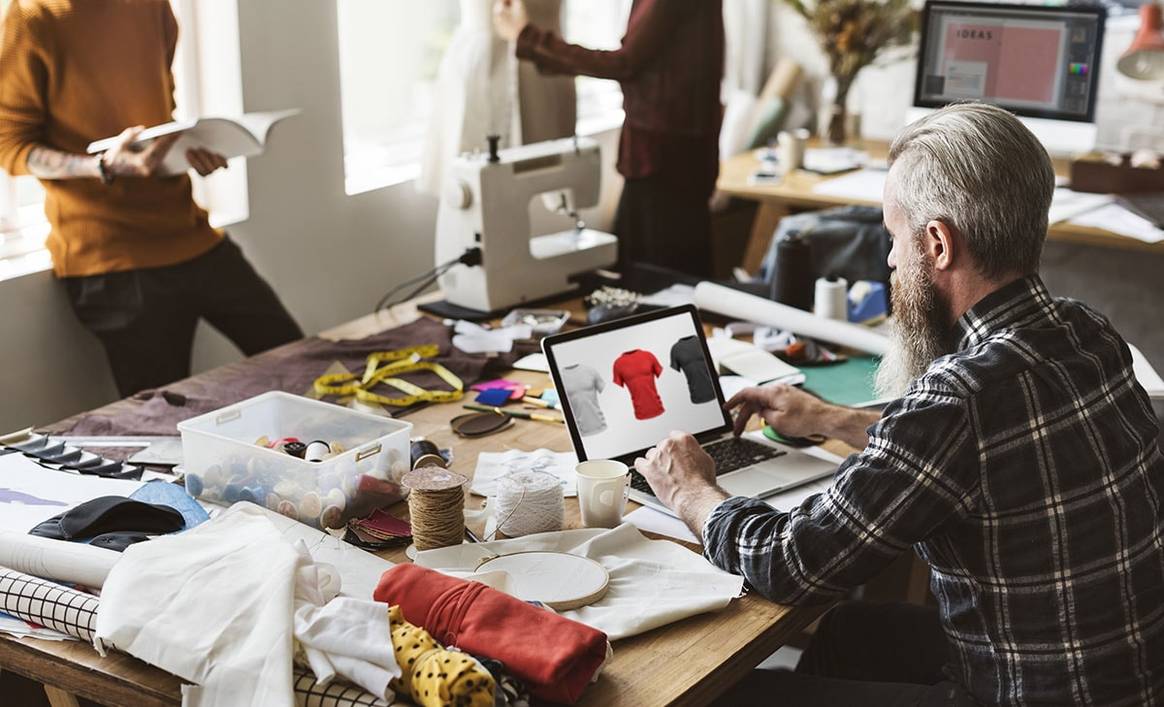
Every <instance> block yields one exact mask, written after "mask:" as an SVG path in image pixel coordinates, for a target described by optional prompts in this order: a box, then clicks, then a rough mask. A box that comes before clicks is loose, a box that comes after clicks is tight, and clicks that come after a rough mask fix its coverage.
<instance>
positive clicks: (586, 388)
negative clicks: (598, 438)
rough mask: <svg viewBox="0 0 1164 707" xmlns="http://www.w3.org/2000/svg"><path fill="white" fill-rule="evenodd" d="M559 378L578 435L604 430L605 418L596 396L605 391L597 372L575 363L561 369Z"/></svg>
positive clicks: (592, 433)
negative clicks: (564, 390)
mask: <svg viewBox="0 0 1164 707" xmlns="http://www.w3.org/2000/svg"><path fill="white" fill-rule="evenodd" d="M561 377H562V387H563V388H565V389H566V399H567V400H568V401H569V403H570V411H571V412H572V413H573V415H574V421H575V422H576V423H577V424H578V434H580V435H582V436H588V435H594V434H598V433H599V432H601V431H603V430H605V429H606V418H605V417H604V416H603V415H602V408H601V407H599V406H598V394H599V393H601V392H602V391H603V390H605V389H606V381H604V380H602V377H601V376H599V375H598V371H596V370H594V369H593V368H591V367H590V366H585V365H582V364H578V363H576V364H574V365H572V366H565V367H564V368H562V371H561Z"/></svg>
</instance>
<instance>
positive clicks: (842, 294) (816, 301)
mask: <svg viewBox="0 0 1164 707" xmlns="http://www.w3.org/2000/svg"><path fill="white" fill-rule="evenodd" d="M812 302H813V314H815V315H816V316H818V317H824V318H825V319H834V320H836V321H840V322H847V321H849V283H848V282H845V278H843V277H837V278H832V279H829V278H827V277H818V278H817V280H816V295H815V296H814V297H813V298H812Z"/></svg>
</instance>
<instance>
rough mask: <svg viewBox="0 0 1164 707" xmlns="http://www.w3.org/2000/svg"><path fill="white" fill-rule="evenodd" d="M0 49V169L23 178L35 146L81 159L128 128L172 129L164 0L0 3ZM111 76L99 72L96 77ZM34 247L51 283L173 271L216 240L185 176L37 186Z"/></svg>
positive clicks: (171, 46)
mask: <svg viewBox="0 0 1164 707" xmlns="http://www.w3.org/2000/svg"><path fill="white" fill-rule="evenodd" d="M2 31H3V39H2V41H0V66H3V67H4V69H3V71H0V169H3V170H4V171H6V172H8V173H9V174H13V175H23V174H28V173H29V172H28V166H27V161H28V154H29V153H30V152H31V151H32V150H33V148H34V147H35V146H37V145H45V146H47V147H50V148H53V149H57V150H62V151H64V152H71V153H74V154H84V153H85V150H86V148H87V147H88V145H89V143H90V142H92V141H94V140H99V139H102V138H107V137H109V136H111V135H117V134H119V133H120V132H121V131H122V130H125V129H126V128H128V127H130V126H133V125H146V126H149V125H158V124H160V123H167V122H169V121H171V120H173V117H172V116H173V113H174V108H175V104H174V95H173V94H174V76H173V74H172V72H171V70H170V66H171V64H172V62H173V59H174V52H175V50H176V47H177V42H178V24H177V22H176V20H175V19H174V14H173V11H172V10H171V9H170V3H169V2H166V0H138V1H137V2H122V3H118V4H117V6H116V11H114V10H112V9H111V8H110V7H109V6H107V4H106V3H92V2H85V1H83V0H21V2H13V3H9V4H8V10H7V13H6V15H5V17H4V21H3V24H2ZM110 66H116V67H118V70H117V71H116V72H111V71H107V70H104V68H103V67H110ZM41 185H42V186H43V187H44V190H45V215H46V216H47V217H48V220H49V224H50V226H51V230H50V231H49V236H48V239H47V240H46V241H45V246H46V247H47V248H48V250H49V252H50V253H51V254H52V260H53V270H54V272H55V273H56V274H57V275H58V276H61V277H65V276H82V275H95V274H101V273H110V272H120V271H125V270H133V269H137V268H152V267H160V266H165V265H173V264H175V263H181V262H184V261H187V260H190V259H191V258H194V257H197V256H199V255H202V254H203V253H206V252H207V251H209V250H210V249H211V248H212V247H213V246H214V245H215V244H216V243H218V242H219V240H220V239H221V238H222V234H221V233H220V232H218V231H217V230H215V229H214V228H212V227H211V226H210V223H209V220H208V219H207V215H206V211H204V210H203V209H201V208H200V207H199V206H198V205H197V204H195V203H194V198H193V196H192V194H191V184H190V177H188V176H186V175H180V176H175V177H165V178H135V177H118V178H117V179H116V180H115V181H114V182H113V183H112V184H103V183H102V182H101V180H100V179H96V178H93V179H54V180H44V181H42V182H41Z"/></svg>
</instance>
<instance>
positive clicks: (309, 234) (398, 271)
mask: <svg viewBox="0 0 1164 707" xmlns="http://www.w3.org/2000/svg"><path fill="white" fill-rule="evenodd" d="M239 6H240V7H239V17H238V23H239V40H240V56H241V60H242V67H243V81H242V99H243V106H244V108H245V110H247V111H255V110H267V109H275V108H283V107H287V106H298V107H300V108H302V109H303V114H302V115H301V116H298V117H296V118H293V119H290V120H288V121H286V122H284V123H282V124H280V125H279V126H278V127H276V128H275V131H274V132H273V134H272V138H271V143H270V149H269V151H268V152H267V154H265V155H263V156H262V157H259V158H256V159H253V160H251V161H250V162H249V164H248V165H247V167H248V175H249V180H248V183H249V194H248V196H249V204H250V218H249V219H248V220H247V221H246V222H245V223H241V224H238V225H235V226H233V227H231V228H230V233H231V235H232V237H233V238H235V239H236V240H237V241H238V242H239V243H240V244H241V245H242V247H243V249H244V250H245V252H246V253H247V256H248V257H249V258H250V260H251V262H253V263H254V264H255V266H256V268H257V269H258V270H259V271H260V272H261V273H262V274H263V275H264V276H266V277H267V278H268V280H269V281H270V282H271V283H272V285H274V287H275V289H276V290H277V291H278V292H279V293H280V295H281V296H282V298H283V300H284V302H285V303H286V304H287V306H288V308H289V309H290V310H291V312H292V313H293V314H294V315H295V316H296V318H297V319H298V320H299V322H300V324H301V325H302V326H303V328H304V330H305V331H307V332H308V333H313V332H317V331H320V330H322V329H325V328H327V327H330V326H333V325H335V324H338V323H341V322H344V321H347V320H349V319H353V318H355V317H357V316H359V315H361V314H364V313H366V312H368V311H369V310H370V309H371V308H372V306H374V304H375V303H376V300H377V299H379V297H380V295H381V294H383V292H385V291H386V290H387V289H388V288H389V287H391V286H392V285H393V284H395V283H396V282H399V281H401V280H403V279H405V278H407V277H410V276H412V275H413V274H415V273H417V272H419V271H422V270H426V269H428V268H431V267H432V264H433V255H432V234H433V229H434V227H435V220H436V201H435V200H433V199H431V198H430V197H426V196H422V195H420V194H418V193H416V191H415V190H414V189H413V188H412V185H411V184H399V185H396V186H393V187H389V188H385V189H380V190H376V191H371V192H366V193H363V194H359V195H356V196H347V195H346V194H345V193H344V179H343V177H344V175H343V167H342V155H343V148H342V128H341V114H340V94H339V90H340V89H339V56H338V51H337V47H338V38H337V34H336V12H335V4H334V3H332V2H319V0H246V2H240V3H239ZM272 18H278V22H277V24H276V26H275V28H273V27H272V22H271V20H272ZM373 90H374V87H373ZM599 137H600V142H601V143H602V146H603V151H604V159H605V161H606V163H607V164H606V168H605V169H604V173H603V183H604V189H603V192H604V195H603V203H602V205H601V207H600V208H599V209H596V210H594V211H592V212H591V213H589V214H588V215H587V218H588V221H589V222H591V223H593V224H596V225H598V226H600V227H603V226H605V225H607V224H608V223H609V218H610V214H612V213H613V208H614V197H615V196H616V194H617V192H618V180H617V175H615V174H614V172H613V169H612V163H613V155H614V149H615V146H616V142H617V140H616V133H615V132H613V131H611V132H606V133H603V134H602V135H600V136H599ZM0 320H2V321H3V322H4V332H3V335H0V362H2V363H3V365H2V366H0V390H3V391H4V394H3V401H4V402H3V403H2V404H0V431H3V430H11V429H16V428H18V427H23V426H25V425H35V424H47V423H49V422H53V421H55V420H58V419H61V418H63V417H66V416H68V415H71V414H73V413H76V412H80V411H83V410H87V409H90V408H93V407H96V406H99V405H101V404H103V403H106V402H108V401H110V400H112V399H114V398H115V391H114V388H113V384H112V381H111V379H110V376H109V373H108V368H107V365H106V362H105V359H104V355H103V354H102V352H101V350H100V347H99V346H98V344H97V343H96V341H95V340H94V339H93V338H92V337H91V336H90V335H89V334H88V333H87V332H86V331H84V330H83V329H82V328H81V327H80V326H79V325H78V324H77V323H76V322H75V320H74V319H73V315H72V312H71V310H70V309H69V306H68V303H67V302H66V300H65V298H64V296H63V292H62V291H61V288H60V286H59V283H56V282H55V281H53V279H52V277H51V276H50V275H49V274H48V273H38V274H36V275H31V276H27V277H23V278H17V279H13V280H7V281H2V282H0ZM237 357H238V353H237V351H235V350H234V347H233V346H231V345H230V344H229V343H228V342H226V340H225V339H223V338H222V337H221V336H219V335H218V334H217V332H214V331H213V330H210V329H209V328H207V327H202V328H201V329H200V330H199V333H198V337H197V340H196V342H195V351H194V367H195V370H204V369H205V368H208V367H211V366H215V365H219V364H221V363H225V362H228V361H231V360H234V359H236V358H237Z"/></svg>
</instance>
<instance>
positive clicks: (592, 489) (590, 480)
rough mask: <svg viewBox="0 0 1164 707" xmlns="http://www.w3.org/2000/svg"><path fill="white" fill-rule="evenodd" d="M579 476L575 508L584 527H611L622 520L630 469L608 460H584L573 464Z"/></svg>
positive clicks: (628, 486)
mask: <svg viewBox="0 0 1164 707" xmlns="http://www.w3.org/2000/svg"><path fill="white" fill-rule="evenodd" d="M574 471H575V473H576V474H577V476H578V509H579V510H580V511H581V512H582V525H584V526H586V527H587V528H613V527H615V526H617V525H618V524H619V523H621V522H622V514H623V511H625V510H626V499H627V495H628V494H629V493H630V470H628V469H627V466H626V464H623V463H622V462H616V461H611V460H607V459H601V460H591V461H585V462H582V463H580V464H578V466H576V467H574Z"/></svg>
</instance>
